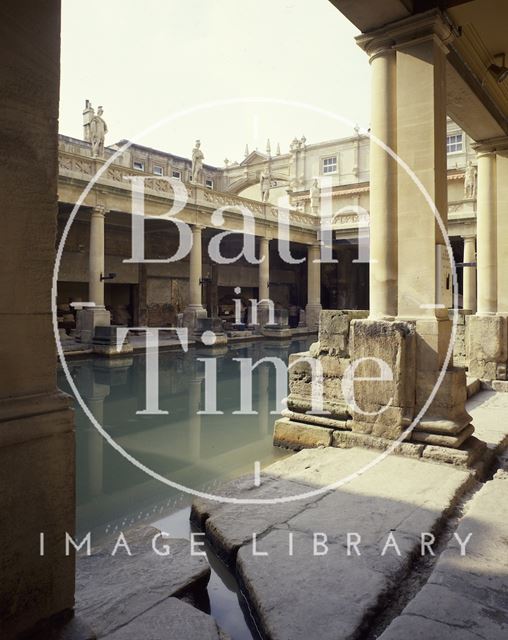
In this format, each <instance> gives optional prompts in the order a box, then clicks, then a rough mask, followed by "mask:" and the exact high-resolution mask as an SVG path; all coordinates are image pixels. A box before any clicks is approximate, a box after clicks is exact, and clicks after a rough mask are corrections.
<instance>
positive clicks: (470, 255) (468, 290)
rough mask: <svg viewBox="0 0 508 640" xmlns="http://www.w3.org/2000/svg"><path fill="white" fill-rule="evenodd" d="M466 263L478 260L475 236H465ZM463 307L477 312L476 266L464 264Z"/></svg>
mask: <svg viewBox="0 0 508 640" xmlns="http://www.w3.org/2000/svg"><path fill="white" fill-rule="evenodd" d="M463 261H464V263H465V264H466V265H467V264H471V263H472V262H475V261H476V238H475V236H465V237H464V259H463ZM462 307H463V309H467V310H468V311H471V313H476V267H468V266H464V271H463V278H462Z"/></svg>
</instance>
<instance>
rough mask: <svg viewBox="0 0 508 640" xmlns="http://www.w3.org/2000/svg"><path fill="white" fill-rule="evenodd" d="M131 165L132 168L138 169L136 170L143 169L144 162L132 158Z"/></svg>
mask: <svg viewBox="0 0 508 640" xmlns="http://www.w3.org/2000/svg"><path fill="white" fill-rule="evenodd" d="M132 166H133V167H134V169H138V171H144V170H145V163H144V162H140V161H139V160H134V162H133V163H132Z"/></svg>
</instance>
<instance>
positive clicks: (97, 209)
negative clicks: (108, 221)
mask: <svg viewBox="0 0 508 640" xmlns="http://www.w3.org/2000/svg"><path fill="white" fill-rule="evenodd" d="M91 213H92V215H93V216H102V217H104V216H105V215H106V213H109V209H106V207H105V206H104V205H103V204H96V205H95V206H94V207H92V211H91Z"/></svg>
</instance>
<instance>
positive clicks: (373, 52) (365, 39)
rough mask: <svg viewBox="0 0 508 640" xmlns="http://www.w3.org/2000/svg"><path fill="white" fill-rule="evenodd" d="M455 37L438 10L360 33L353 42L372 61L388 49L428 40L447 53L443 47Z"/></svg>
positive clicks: (445, 47) (446, 20)
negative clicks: (434, 42)
mask: <svg viewBox="0 0 508 640" xmlns="http://www.w3.org/2000/svg"><path fill="white" fill-rule="evenodd" d="M457 34H458V30H457V28H456V27H455V26H454V25H453V24H452V23H451V22H450V21H449V20H448V19H447V18H445V16H444V14H443V13H442V12H441V11H439V10H438V9H432V10H430V11H426V12H424V13H418V14H416V15H413V16H410V17H409V18H404V19H403V20H399V21H398V22H395V23H391V24H389V25H385V26H383V27H380V28H379V29H374V30H373V31H369V32H367V33H362V34H361V35H360V36H357V37H356V38H355V40H356V43H357V44H358V46H360V47H361V48H362V49H363V50H364V51H365V52H366V53H367V54H368V55H370V56H372V58H371V59H373V58H375V57H376V56H378V55H382V54H384V53H388V51H389V50H390V48H391V49H394V48H399V47H404V46H411V45H412V44H417V43H419V42H425V41H428V40H432V39H434V40H436V41H437V42H438V43H439V44H440V45H441V46H442V47H443V48H444V49H445V51H447V50H448V49H447V45H448V44H449V43H450V42H452V41H453V40H454V39H455V37H456V36H457Z"/></svg>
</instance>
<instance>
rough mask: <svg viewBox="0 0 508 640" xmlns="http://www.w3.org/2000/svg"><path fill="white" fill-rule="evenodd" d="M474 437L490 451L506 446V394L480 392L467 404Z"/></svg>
mask: <svg viewBox="0 0 508 640" xmlns="http://www.w3.org/2000/svg"><path fill="white" fill-rule="evenodd" d="M466 406H467V411H468V412H469V413H470V414H471V417H472V418H473V424H474V426H475V434H474V435H475V436H476V437H477V438H478V439H479V440H483V441H484V442H486V443H487V445H488V446H489V447H490V448H491V449H501V448H503V447H504V446H506V445H508V418H507V416H508V393H497V392H495V391H480V392H479V393H477V394H476V395H475V396H473V397H472V398H470V399H469V400H468V402H467V405H466Z"/></svg>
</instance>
